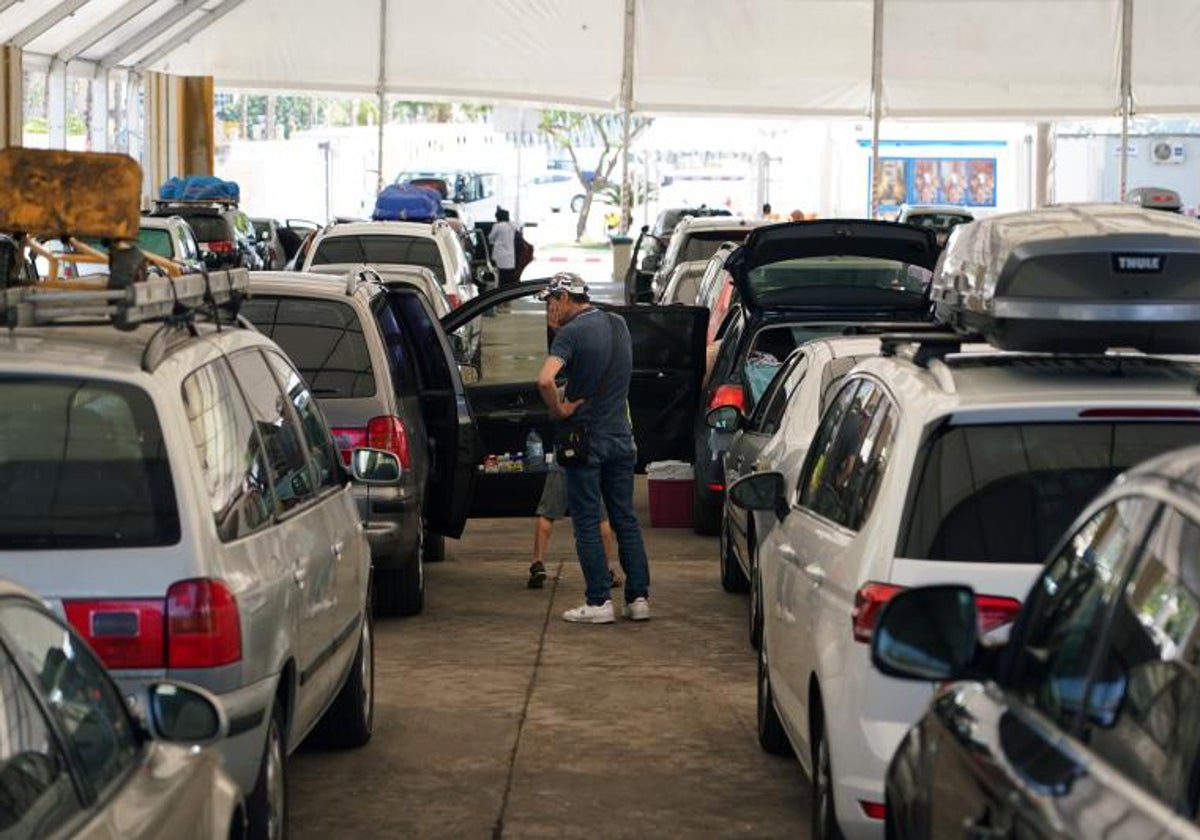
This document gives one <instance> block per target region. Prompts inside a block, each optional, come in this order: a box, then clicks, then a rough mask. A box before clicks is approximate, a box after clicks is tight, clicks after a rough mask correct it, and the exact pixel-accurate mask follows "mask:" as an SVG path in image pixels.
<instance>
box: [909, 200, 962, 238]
mask: <svg viewBox="0 0 1200 840" xmlns="http://www.w3.org/2000/svg"><path fill="white" fill-rule="evenodd" d="M974 220H975V215H974V214H973V213H972V212H971V211H970V210H968V209H967V208H965V207H959V206H957V205H954V204H901V205H900V212H899V213H897V214H896V221H897V222H900V223H901V224H905V225H916V226H917V227H925V228H931V229H932V230H933V231H934V234H935V235H936V236H937V242H938V245H942V246H944V245H945V244H946V240H948V239H949V238H950V231H952V230H954V229H955V228H956V227H958V226H959V225H964V224H966V223H967V222H971V221H974Z"/></svg>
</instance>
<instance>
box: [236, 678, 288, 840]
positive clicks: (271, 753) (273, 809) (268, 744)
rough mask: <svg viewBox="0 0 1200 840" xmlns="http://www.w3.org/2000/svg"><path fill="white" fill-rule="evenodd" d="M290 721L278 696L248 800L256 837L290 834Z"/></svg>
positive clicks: (266, 839) (275, 839)
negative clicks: (288, 749) (288, 726)
mask: <svg viewBox="0 0 1200 840" xmlns="http://www.w3.org/2000/svg"><path fill="white" fill-rule="evenodd" d="M287 805H288V790H287V721H286V719H285V718H284V715H283V707H282V706H280V705H279V700H278V699H276V701H275V704H274V706H272V707H271V721H270V723H269V724H268V726H267V738H266V741H265V742H264V743H263V757H262V762H261V763H260V764H259V767H258V779H257V780H256V781H255V783H254V790H253V791H251V792H250V797H249V799H248V800H247V801H246V816H247V822H248V823H249V836H250V837H252V838H254V840H280V838H283V837H286V836H287V823H288V818H287V812H288V808H287Z"/></svg>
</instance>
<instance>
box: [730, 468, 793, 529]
mask: <svg viewBox="0 0 1200 840" xmlns="http://www.w3.org/2000/svg"><path fill="white" fill-rule="evenodd" d="M729 501H731V502H733V503H734V504H735V505H737V506H738V507H740V508H742V509H743V510H762V511H773V512H774V513H775V515H776V516H777V517H779V518H780V519H783V518H784V517H786V516H787V515H788V504H787V498H786V497H785V491H784V484H783V473H781V472H777V471H775V470H771V471H768V472H760V473H751V474H750V475H747V476H743V477H742V478H739V479H738V480H737V481H735V482H734V483H733V484H731V485H730V486H729Z"/></svg>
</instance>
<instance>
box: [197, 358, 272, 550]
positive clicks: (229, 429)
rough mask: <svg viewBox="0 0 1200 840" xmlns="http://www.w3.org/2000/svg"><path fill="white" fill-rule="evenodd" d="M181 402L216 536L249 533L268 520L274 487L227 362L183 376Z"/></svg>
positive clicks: (233, 537) (234, 536)
mask: <svg viewBox="0 0 1200 840" xmlns="http://www.w3.org/2000/svg"><path fill="white" fill-rule="evenodd" d="M183 405H184V409H185V410H186V412H187V418H188V426H189V427H190V429H191V432H192V442H193V443H195V445H196V454H197V456H199V458H200V470H201V473H202V474H203V476H204V484H205V486H206V488H207V489H208V498H209V503H210V505H211V508H212V515H213V520H214V522H215V523H216V526H217V535H218V536H219V537H220V539H221V540H222V541H229V540H236V539H239V538H241V537H244V536H246V535H247V534H251V533H253V532H254V531H256V530H258V529H259V528H261V527H262V526H263V525H265V524H267V523H268V522H269V521H270V519H271V516H272V514H273V513H274V506H275V500H274V491H273V490H272V488H271V477H270V473H269V471H268V469H267V460H266V456H265V455H264V453H263V451H262V441H260V440H259V438H258V435H257V434H255V432H254V421H252V420H251V419H250V414H249V412H248V411H247V410H246V403H245V401H244V400H243V398H242V394H241V392H240V391H239V390H238V387H237V383H236V382H235V381H234V379H233V375H232V374H231V373H230V371H229V368H228V365H227V363H226V362H225V361H223V360H222V361H216V362H213V363H211V364H208V365H205V366H204V367H202V368H201V369H200V370H198V371H196V372H195V373H193V374H192V375H191V376H189V377H188V378H187V379H186V380H184V383H183Z"/></svg>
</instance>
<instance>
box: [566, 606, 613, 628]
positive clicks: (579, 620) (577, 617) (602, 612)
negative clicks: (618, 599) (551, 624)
mask: <svg viewBox="0 0 1200 840" xmlns="http://www.w3.org/2000/svg"><path fill="white" fill-rule="evenodd" d="M613 620H614V619H613V605H612V601H605V602H604V603H603V604H601V605H600V606H598V607H594V606H592V605H591V604H584V605H583V606H582V607H576V608H575V609H573V610H567V611H566V612H565V613H563V621H571V622H574V623H575V624H612V623H613Z"/></svg>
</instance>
